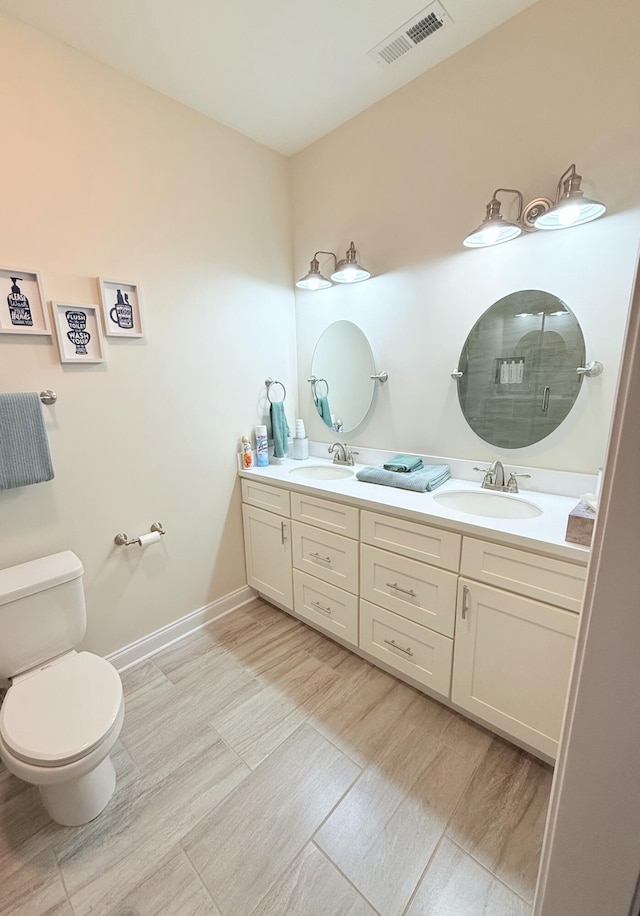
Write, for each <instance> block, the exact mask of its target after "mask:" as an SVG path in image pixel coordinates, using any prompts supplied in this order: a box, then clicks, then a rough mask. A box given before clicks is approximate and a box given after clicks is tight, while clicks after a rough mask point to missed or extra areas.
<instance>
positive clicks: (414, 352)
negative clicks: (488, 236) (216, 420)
mask: <svg viewBox="0 0 640 916" xmlns="http://www.w3.org/2000/svg"><path fill="white" fill-rule="evenodd" d="M639 45H640V16H639V15H638V8H637V0H613V2H612V3H611V4H609V5H608V6H607V12H606V15H604V16H601V15H597V13H596V11H595V10H594V7H593V4H592V3H591V2H590V0H540V2H538V3H536V4H535V5H534V6H532V7H531V8H529V9H528V10H526V11H525V12H523V13H521V14H520V15H519V16H517V17H515V18H514V19H512V20H510V21H508V22H507V23H505V24H504V25H503V26H502V27H501V28H499V29H497V30H496V31H494V32H492V33H490V34H488V35H487V36H485V37H484V38H482V39H481V40H479V41H478V42H476V43H475V44H473V45H471V46H469V47H468V48H466V49H464V50H463V51H461V52H460V53H458V54H457V55H455V56H454V57H452V58H450V59H449V60H447V61H445V62H444V63H442V64H441V65H440V66H438V67H437V68H435V69H434V70H432V71H430V72H428V73H426V74H425V75H424V76H422V77H420V78H419V79H417V80H415V81H414V82H413V83H411V84H410V85H408V86H406V87H404V88H403V89H401V90H399V91H398V92H396V93H394V94H393V95H390V96H389V97H387V98H386V99H384V100H383V101H381V102H380V103H378V104H377V105H375V106H373V107H372V108H370V109H368V110H367V111H365V112H363V113H362V114H361V115H359V116H358V117H357V118H354V119H353V120H351V121H349V122H348V123H347V124H345V125H343V126H342V127H340V128H338V129H337V130H335V131H334V132H333V133H331V134H330V135H328V136H327V137H325V138H323V139H322V140H320V141H318V142H317V143H315V144H313V145H312V146H311V147H309V148H308V149H306V150H305V151H303V152H302V153H300V154H298V155H297V156H296V157H294V159H293V161H292V163H293V171H292V175H293V196H294V205H295V209H294V240H295V259H294V260H295V269H296V273H297V275H298V276H301V275H302V274H304V273H306V271H307V270H308V265H309V260H310V258H311V256H312V254H313V252H314V250H316V249H327V248H328V249H332V250H334V251H337V252H338V253H340V252H344V250H345V249H346V247H347V246H348V244H349V241H350V239H352V238H353V239H354V240H355V242H356V245H357V247H358V249H359V252H360V255H361V259H362V262H363V263H364V264H365V265H366V266H367V267H368V268H369V269H370V270H371V271H372V273H373V274H374V275H375V277H374V279H372V280H370V281H368V282H367V283H363V284H360V285H358V286H355V287H349V288H344V287H335V288H333V289H331V290H326V291H322V292H318V293H310V292H304V291H300V290H298V291H297V293H296V306H297V326H298V330H297V335H298V360H299V363H298V367H299V376H298V377H299V379H300V391H299V396H300V404H301V411H302V413H303V415H304V416H305V418H306V420H307V425H308V429H309V433H310V435H312V436H315V437H316V438H323V439H326V438H327V430H326V428H324V427H323V426H322V424H321V422H320V420H319V418H318V417H317V416H316V415H315V414H314V411H313V410H312V409H311V397H310V392H309V386H308V384H307V383H306V381H305V380H306V378H307V376H308V374H309V367H310V361H311V355H312V353H313V347H314V344H315V342H316V340H317V338H318V336H319V334H320V333H321V332H322V330H323V329H324V328H325V327H326V326H327V325H328V324H330V323H331V322H332V321H335V320H338V319H350V320H352V321H355V322H356V323H357V324H359V325H360V326H361V327H362V328H363V330H364V331H365V332H366V334H367V336H368V337H369V340H370V342H371V344H372V347H373V351H374V354H375V357H376V362H377V366H378V368H382V369H386V370H387V371H388V372H389V375H390V380H389V382H388V384H387V385H385V386H384V387H383V388H380V390H379V391H378V397H377V401H376V406H375V410H374V412H373V414H372V415H370V417H369V419H368V420H367V421H366V422H365V423H364V424H363V425H362V427H361V428H360V429H358V430H357V431H356V432H355V433H352V434H350V435H349V436H347V438H348V440H349V441H350V442H352V443H359V444H361V445H368V446H372V447H380V448H390V449H398V450H405V449H406V450H410V451H418V452H423V453H427V454H434V455H447V456H456V457H465V458H475V459H478V460H482V459H486V458H489V457H496V456H500V457H502V458H503V460H505V461H507V462H510V463H514V464H528V465H533V466H534V467H535V466H538V467H549V468H558V469H572V470H580V471H586V472H594V471H595V470H596V469H597V468H598V466H600V465H601V464H602V462H603V458H604V452H605V446H606V440H607V431H608V427H609V418H610V414H611V408H612V403H613V398H614V394H615V386H616V379H617V372H618V365H619V360H620V352H621V346H622V338H623V332H624V326H625V319H626V313H627V309H628V305H629V295H630V288H631V282H632V277H633V271H634V266H635V255H636V250H637V242H638V236H639V234H640V170H638V159H639V155H640V106H639V105H638V98H639V97H640V57H639V56H638V50H637V49H638V47H639ZM571 162H575V163H576V164H577V168H578V171H579V172H580V173H581V174H582V175H583V176H584V179H585V181H584V185H583V187H584V190H585V191H586V193H587V194H588V195H590V196H593V197H595V198H596V199H601V200H604V201H605V202H606V203H607V204H608V207H609V213H608V215H607V217H606V218H605V219H602V220H600V221H598V222H595V223H592V224H590V225H587V226H583V227H579V228H575V229H572V230H570V231H564V232H551V233H543V232H538V233H535V234H532V235H528V236H526V237H524V238H522V237H521V238H520V239H518V240H516V241H514V242H511V243H509V244H505V245H501V246H497V247H495V248H489V249H483V250H476V251H470V250H467V249H465V248H463V247H462V239H463V238H464V236H465V235H467V233H468V232H470V231H471V230H472V229H474V228H475V227H476V226H477V225H478V223H479V222H480V221H481V219H482V218H483V217H484V212H485V209H484V208H485V205H486V203H487V202H488V200H489V199H490V197H491V193H492V191H493V190H494V189H495V188H497V187H511V188H513V187H515V188H520V189H521V190H522V191H523V193H524V195H525V201H526V200H530V199H532V198H534V197H538V196H547V197H553V196H554V194H555V186H556V183H557V180H558V177H559V176H560V174H561V173H562V172H563V171H564V169H565V168H566V167H567V166H568V165H569V164H570V163H571ZM507 200H508V198H507ZM526 288H536V289H545V290H548V291H549V292H552V293H554V294H556V295H557V296H559V297H560V298H561V299H563V300H564V301H565V302H566V303H567V304H568V305H569V307H570V308H571V309H572V310H573V311H574V312H575V314H576V315H577V317H578V319H579V321H580V322H581V324H582V327H583V330H584V334H585V338H586V344H587V355H588V356H587V358H588V359H598V360H600V361H601V362H603V363H604V366H605V373H604V375H603V376H602V377H601V378H599V379H592V380H588V381H587V382H586V383H585V384H584V385H583V386H582V391H581V393H580V396H579V399H578V402H577V404H576V406H575V407H574V409H573V411H572V412H571V414H570V415H569V417H568V418H567V420H566V421H565V422H564V423H563V424H562V426H561V427H560V428H559V429H558V430H557V431H556V432H555V433H553V434H552V435H551V436H549V437H548V438H547V439H545V440H543V441H542V442H540V443H539V444H537V445H534V446H532V447H530V448H526V449H517V450H511V451H506V450H502V451H501V450H498V449H496V448H494V447H493V446H490V445H487V444H486V443H484V442H483V441H481V440H480V439H479V438H478V437H477V436H476V435H475V434H474V433H473V432H472V431H471V429H470V428H469V427H468V426H467V424H466V422H465V421H464V419H463V417H462V414H461V411H460V408H459V405H458V399H457V391H456V383H455V382H453V381H452V380H451V378H450V372H451V370H452V369H453V368H455V367H456V365H457V361H458V356H459V354H460V351H461V348H462V345H463V343H464V341H465V338H466V335H467V333H468V331H469V330H470V329H471V327H472V325H473V324H474V323H475V321H476V320H477V318H478V317H479V316H480V315H481V314H482V312H483V311H485V309H487V308H488V307H489V306H490V305H491V303H492V302H494V301H496V300H497V299H499V298H501V297H502V296H504V295H506V294H508V293H510V292H513V291H515V290H517V289H526Z"/></svg>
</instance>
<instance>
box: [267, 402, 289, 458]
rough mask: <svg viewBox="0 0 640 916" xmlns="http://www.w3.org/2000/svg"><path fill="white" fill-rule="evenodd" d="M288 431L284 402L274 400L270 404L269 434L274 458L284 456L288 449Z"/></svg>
mask: <svg viewBox="0 0 640 916" xmlns="http://www.w3.org/2000/svg"><path fill="white" fill-rule="evenodd" d="M289 432H290V431H289V424H288V423H287V417H286V414H285V412H284V402H283V401H274V402H273V403H272V405H271V435H272V436H273V454H274V456H275V457H276V458H284V457H285V455H286V454H287V452H288V451H289Z"/></svg>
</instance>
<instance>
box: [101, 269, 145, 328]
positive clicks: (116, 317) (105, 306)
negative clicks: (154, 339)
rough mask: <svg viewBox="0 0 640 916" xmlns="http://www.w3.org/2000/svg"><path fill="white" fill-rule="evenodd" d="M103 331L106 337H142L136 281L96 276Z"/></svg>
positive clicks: (139, 297) (140, 310) (138, 288)
mask: <svg viewBox="0 0 640 916" xmlns="http://www.w3.org/2000/svg"><path fill="white" fill-rule="evenodd" d="M98 284H99V286H100V302H101V304H102V317H103V319H104V332H105V334H106V335H107V336H108V337H144V328H143V325H142V302H141V295H140V287H139V286H138V284H137V283H124V282H121V281H119V280H104V279H103V278H102V277H98Z"/></svg>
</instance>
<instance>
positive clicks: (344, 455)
mask: <svg viewBox="0 0 640 916" xmlns="http://www.w3.org/2000/svg"><path fill="white" fill-rule="evenodd" d="M327 451H328V452H329V454H330V455H333V463H334V464H348V465H349V467H353V465H354V464H355V461H354V460H353V456H354V455H357V454H358V452H352V451H351V449H347V443H346V442H345V443H344V445H343V444H342V442H332V443H331V445H330V446H329V448H328V450H327Z"/></svg>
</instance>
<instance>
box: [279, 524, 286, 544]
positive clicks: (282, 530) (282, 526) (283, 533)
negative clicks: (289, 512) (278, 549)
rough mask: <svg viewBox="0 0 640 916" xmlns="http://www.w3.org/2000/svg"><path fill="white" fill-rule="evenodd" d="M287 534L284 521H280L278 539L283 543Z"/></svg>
mask: <svg viewBox="0 0 640 916" xmlns="http://www.w3.org/2000/svg"><path fill="white" fill-rule="evenodd" d="M286 536H287V526H286V522H280V540H281V541H282V543H283V544H284V542H285V538H286Z"/></svg>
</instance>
